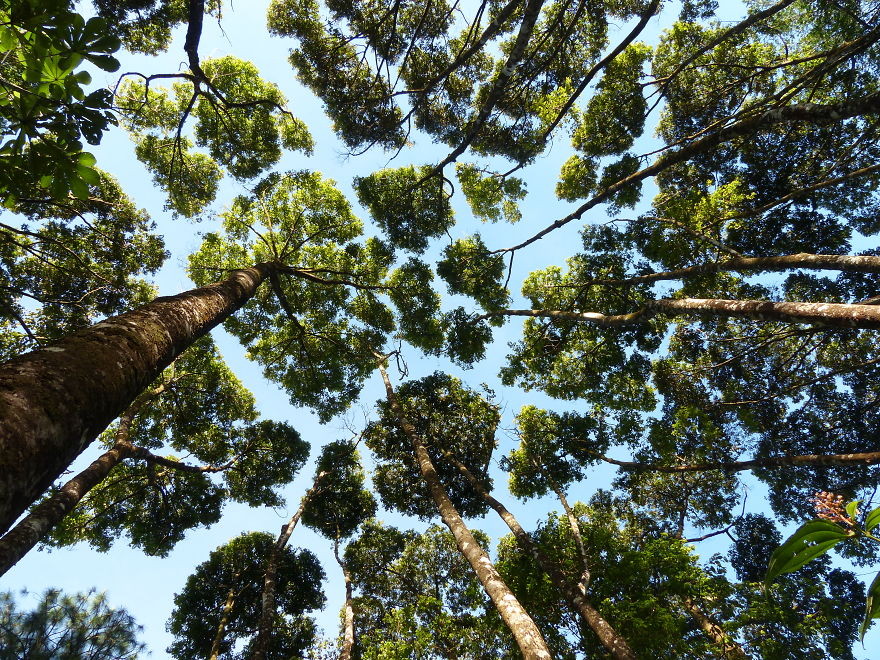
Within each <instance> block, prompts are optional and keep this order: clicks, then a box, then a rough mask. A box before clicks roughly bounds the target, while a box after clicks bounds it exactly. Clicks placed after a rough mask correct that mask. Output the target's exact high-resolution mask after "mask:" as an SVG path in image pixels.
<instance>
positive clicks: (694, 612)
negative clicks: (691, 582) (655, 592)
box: [684, 598, 749, 660]
mask: <svg viewBox="0 0 880 660" xmlns="http://www.w3.org/2000/svg"><path fill="white" fill-rule="evenodd" d="M684 609H686V610H687V611H688V614H690V615H691V617H692V618H693V619H694V621H696V622H697V625H698V626H700V630H702V631H703V633H704V634H705V635H706V637H708V638H709V639H711V640H712V641H713V642H714V643H715V644H717V645H718V646H720V647H721V657H722V658H725V660H749V656H748V655H746V652H745V651H743V648H742V647H741V646H740V645H739V644H737V643H736V642H735V641H734V640H733V638H731V636H730V635H728V634H727V633H726V632H724V628H722V627H721V626H720V625H719V624H718V623H716V622H715V621H713V620H712V619H711V618H710V617H709V616H707V615H706V613H705V612H703V610H702V608H700V606H699V605H697V604H696V603H695V602H694V600H693V599H691V598H685V599H684Z"/></svg>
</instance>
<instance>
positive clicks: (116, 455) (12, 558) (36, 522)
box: [0, 385, 165, 576]
mask: <svg viewBox="0 0 880 660" xmlns="http://www.w3.org/2000/svg"><path fill="white" fill-rule="evenodd" d="M164 391H165V385H160V386H159V387H156V388H155V389H153V390H151V391H150V392H148V393H145V394H143V395H141V396H140V397H138V399H137V400H136V401H135V402H134V403H133V404H132V405H131V406H129V407H128V410H126V411H125V412H124V413H123V414H122V415H121V416H120V417H119V427H118V428H117V430H116V438H115V442H114V444H113V447H111V448H110V449H109V450H108V451H106V452H104V453H103V454H102V455H101V456H99V457H98V458H97V459H96V460H94V461H93V462H92V463H91V465H89V466H88V467H87V468H86V469H85V470H83V471H82V472H80V473H79V474H78V475H76V476H75V477H74V478H73V479H71V480H70V481H68V482H67V483H66V484H64V486H62V487H61V489H60V490H59V491H58V492H57V493H55V494H53V495H52V496H51V497H49V498H48V499H46V501H44V502H41V503H40V504H38V505H37V506H36V507H34V510H33V511H31V512H30V513H28V515H26V516H25V517H24V518H22V519H21V521H19V523H18V524H17V525H16V526H15V527H13V528H12V529H11V530H9V531H8V532H7V533H6V534H5V535H3V537H2V538H0V576H2V575H5V574H6V572H7V571H8V570H9V569H10V568H12V567H13V566H15V564H17V563H18V562H19V560H21V558H22V557H24V556H25V555H26V554H27V553H28V552H30V550H31V549H32V548H33V547H34V546H35V545H36V544H37V543H39V542H40V541H41V540H42V539H43V538H45V536H46V534H48V533H49V532H50V531H51V530H52V529H53V528H54V527H55V526H56V525H57V524H58V523H59V522H61V520H63V519H64V517H65V516H67V514H69V513H70V512H71V511H73V509H74V508H75V507H76V505H77V504H79V503H80V501H82V498H83V497H85V496H86V494H87V493H88V492H89V491H90V490H91V489H92V488H94V487H95V486H96V485H98V484H99V483H101V481H103V480H104V479H105V478H106V477H107V475H108V474H110V471H111V470H112V469H113V468H114V467H116V466H117V465H118V464H119V462H120V461H122V460H124V459H126V458H130V457H132V456H134V455H135V454H136V453H137V452H138V451H139V448H138V447H135V446H134V445H132V444H131V442H130V440H129V438H130V434H131V424H132V421H133V420H134V418H135V415H137V413H138V412H139V411H140V410H141V409H142V408H143V407H144V406H145V405H146V404H147V403H149V402H150V401H152V400H153V399H155V398H156V397H157V396H159V395H160V394H162V393H163V392H164Z"/></svg>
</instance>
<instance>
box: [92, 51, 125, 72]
mask: <svg viewBox="0 0 880 660" xmlns="http://www.w3.org/2000/svg"><path fill="white" fill-rule="evenodd" d="M86 59H87V60H88V61H89V62H91V63H92V64H94V65H95V66H97V67H98V68H100V69H103V70H104V71H109V72H111V73H112V72H113V71H117V70H118V69H119V60H117V59H116V58H115V57H111V56H110V55H92V54H87V55H86Z"/></svg>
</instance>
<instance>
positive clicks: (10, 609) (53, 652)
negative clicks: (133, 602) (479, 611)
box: [0, 589, 144, 660]
mask: <svg viewBox="0 0 880 660" xmlns="http://www.w3.org/2000/svg"><path fill="white" fill-rule="evenodd" d="M26 595H27V592H22V596H26ZM140 630H141V629H140V626H138V625H137V624H136V623H135V621H134V619H133V618H132V617H131V616H129V614H128V613H127V612H126V611H125V610H124V609H118V610H117V609H113V608H111V607H109V606H108V605H107V602H106V600H105V598H104V594H96V593H95V592H94V590H93V591H90V592H89V593H87V594H76V595H73V596H68V595H65V594H63V593H61V592H60V591H58V590H57V589H49V590H47V591H46V592H45V593H44V594H43V595H42V597H41V598H40V600H39V602H38V603H37V604H36V607H35V608H34V609H32V610H29V611H22V610H21V609H18V608H17V607H16V603H15V598H14V596H13V595H12V594H11V593H9V592H6V593H2V594H0V658H2V660H21V659H22V658H28V659H29V660H54V659H56V658H58V659H59V660H60V659H62V658H64V659H66V658H70V659H71V660H73V658H92V659H94V660H123V659H124V660H131V659H133V658H137V657H138V653H139V652H140V651H142V650H144V645H143V644H141V643H140V642H139V641H138V638H137V636H138V633H139V632H140Z"/></svg>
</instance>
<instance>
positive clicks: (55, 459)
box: [0, 264, 272, 531]
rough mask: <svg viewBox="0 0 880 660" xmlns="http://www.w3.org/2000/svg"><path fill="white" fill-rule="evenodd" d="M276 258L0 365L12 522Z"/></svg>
mask: <svg viewBox="0 0 880 660" xmlns="http://www.w3.org/2000/svg"><path fill="white" fill-rule="evenodd" d="M271 269H272V266H271V265H270V264H258V265H256V266H254V267H253V268H248V269H245V270H237V271H233V272H232V273H231V274H230V276H229V278H228V279H226V280H224V281H223V282H218V283H216V284H211V285H208V286H205V287H201V288H199V289H193V290H192V291H187V292H185V293H181V294H178V295H176V296H172V297H165V298H157V299H156V300H154V301H153V302H151V303H149V304H147V305H144V306H143V307H140V308H139V309H136V310H134V311H132V312H128V313H126V314H121V315H119V316H115V317H112V318H109V319H106V320H105V321H101V322H100V323H97V324H96V325H93V326H92V327H90V328H87V329H85V330H82V331H80V332H76V333H74V334H72V335H70V336H68V337H66V338H64V339H62V340H60V341H58V342H56V343H55V344H52V345H51V346H47V347H45V348H41V349H39V350H36V351H33V352H31V353H27V354H25V355H23V356H21V357H19V358H16V359H14V360H11V361H9V362H7V363H6V364H4V365H2V366H0V531H5V530H7V529H8V528H9V526H10V525H11V524H12V523H13V522H14V521H15V519H16V518H18V516H19V515H21V513H23V512H24V510H25V509H26V508H27V507H28V506H29V505H30V504H31V503H32V502H34V501H35V500H36V499H37V498H38V497H39V496H40V495H41V494H42V493H43V492H44V491H45V490H46V489H47V488H48V487H49V486H50V485H51V484H52V482H53V481H55V479H57V478H58V477H59V476H60V475H61V474H62V473H63V471H64V470H65V468H67V466H68V465H70V464H71V463H72V462H73V460H74V459H75V458H76V457H77V456H78V455H79V454H80V453H81V452H82V451H83V449H85V448H86V447H87V446H88V445H89V443H91V442H92V440H94V439H95V438H96V437H97V436H98V434H100V433H101V431H103V430H104V429H105V428H107V426H108V425H109V424H110V422H112V421H113V420H114V419H115V418H116V417H118V416H119V415H120V413H122V411H123V410H125V409H126V408H127V407H128V406H129V405H130V404H131V403H132V401H134V399H135V397H137V396H138V395H139V394H140V393H141V392H142V391H143V390H144V388H146V387H147V386H148V385H149V384H150V383H151V382H153V380H155V379H156V377H158V375H159V374H160V373H161V372H162V370H163V369H164V368H165V367H167V366H168V365H169V364H170V363H171V361H172V360H173V359H174V358H175V357H176V356H177V355H179V354H180V353H181V352H183V351H184V350H185V349H186V348H188V347H189V346H190V345H191V344H192V343H193V342H194V341H195V340H196V339H198V338H199V337H201V336H202V335H204V334H207V333H208V332H210V330H211V329H213V328H214V327H215V326H217V325H218V324H220V323H221V322H222V321H224V320H225V319H226V318H227V317H229V316H230V315H231V314H232V313H233V312H235V311H236V310H237V309H238V308H239V307H241V306H242V305H244V304H245V303H246V302H247V301H248V300H249V299H250V298H251V296H253V295H254V293H255V292H256V290H257V287H258V286H259V285H260V284H261V283H262V281H263V280H264V279H265V278H266V276H267V275H268V274H269V272H270V271H271Z"/></svg>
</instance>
